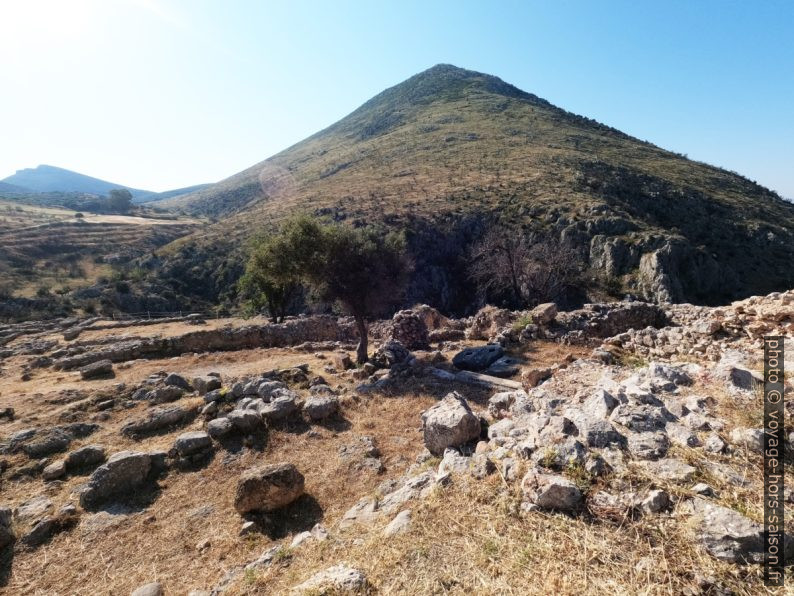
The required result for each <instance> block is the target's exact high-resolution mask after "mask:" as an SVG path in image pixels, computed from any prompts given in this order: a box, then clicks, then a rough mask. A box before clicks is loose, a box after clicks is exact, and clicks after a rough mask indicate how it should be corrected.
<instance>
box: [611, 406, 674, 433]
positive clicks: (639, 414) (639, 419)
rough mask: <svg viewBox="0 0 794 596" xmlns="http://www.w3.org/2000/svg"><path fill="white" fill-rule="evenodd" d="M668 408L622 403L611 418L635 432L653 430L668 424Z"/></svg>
mask: <svg viewBox="0 0 794 596" xmlns="http://www.w3.org/2000/svg"><path fill="white" fill-rule="evenodd" d="M665 412H666V410H664V409H663V408H659V407H656V406H652V405H648V404H639V405H637V404H631V403H627V404H620V405H619V406H617V407H616V408H615V409H614V411H613V412H612V414H611V415H610V420H611V421H612V422H614V423H616V424H620V425H622V426H625V427H626V428H628V429H630V430H633V431H634V432H652V431H658V430H662V429H663V428H664V427H665V425H666V424H667V416H666V415H665Z"/></svg>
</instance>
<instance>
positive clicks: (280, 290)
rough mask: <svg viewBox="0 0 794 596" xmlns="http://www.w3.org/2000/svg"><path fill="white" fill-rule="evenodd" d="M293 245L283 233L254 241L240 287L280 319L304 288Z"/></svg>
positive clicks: (254, 302) (252, 301) (273, 318)
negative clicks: (292, 251)
mask: <svg viewBox="0 0 794 596" xmlns="http://www.w3.org/2000/svg"><path fill="white" fill-rule="evenodd" d="M290 249H291V247H290V246H289V244H288V243H287V242H286V238H285V236H284V235H283V234H276V235H271V236H260V237H259V238H257V239H255V240H254V241H253V242H252V244H251V249H250V254H249V257H248V263H247V264H246V267H245V273H244V274H243V276H242V277H241V278H240V281H239V284H238V285H239V289H240V293H241V294H242V296H243V297H245V298H247V299H248V300H249V302H250V304H251V306H252V307H253V308H254V309H255V310H257V311H259V310H262V309H263V308H267V312H268V314H269V315H270V320H271V321H272V322H273V323H280V322H282V321H283V320H284V317H285V316H286V314H287V308H288V307H289V304H290V302H291V301H292V299H293V298H294V297H295V296H296V294H297V293H298V291H299V290H300V285H301V284H300V282H301V280H300V276H299V275H298V271H297V267H296V262H295V260H294V258H293V255H291V254H290Z"/></svg>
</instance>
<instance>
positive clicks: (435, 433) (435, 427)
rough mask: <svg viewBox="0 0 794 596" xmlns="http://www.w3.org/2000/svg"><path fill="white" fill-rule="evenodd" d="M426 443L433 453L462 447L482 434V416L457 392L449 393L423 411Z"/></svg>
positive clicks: (440, 453) (441, 452) (439, 453)
mask: <svg viewBox="0 0 794 596" xmlns="http://www.w3.org/2000/svg"><path fill="white" fill-rule="evenodd" d="M422 429H423V432H424V440H425V446H426V447H427V449H428V450H429V451H430V453H432V454H433V455H443V453H444V450H445V449H446V448H447V447H460V446H461V445H463V444H465V443H468V442H469V441H473V440H475V439H477V438H478V437H479V436H480V420H479V418H477V416H475V415H474V414H473V413H472V411H471V408H469V404H468V403H467V402H466V400H465V399H464V398H463V397H462V396H461V395H459V394H458V393H455V392H453V393H449V394H447V395H446V396H445V397H444V398H443V399H442V400H441V401H440V402H439V403H437V404H436V405H434V406H433V407H431V408H430V409H429V410H427V411H425V412H424V413H423V414H422Z"/></svg>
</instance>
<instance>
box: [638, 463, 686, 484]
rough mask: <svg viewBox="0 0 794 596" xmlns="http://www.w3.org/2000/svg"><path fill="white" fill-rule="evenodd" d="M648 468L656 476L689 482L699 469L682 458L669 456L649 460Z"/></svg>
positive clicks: (662, 478) (661, 478) (672, 480)
mask: <svg viewBox="0 0 794 596" xmlns="http://www.w3.org/2000/svg"><path fill="white" fill-rule="evenodd" d="M645 465H646V468H647V469H648V471H649V472H650V473H651V475H652V476H654V477H655V478H659V479H660V480H669V481H671V482H677V483H679V484H680V483H684V482H689V481H691V480H692V478H694V477H695V473H696V472H697V470H696V469H695V468H694V467H692V466H690V465H689V464H688V463H686V462H684V461H681V460H680V459H674V458H667V459H662V460H659V461H651V462H647V463H646V464H645Z"/></svg>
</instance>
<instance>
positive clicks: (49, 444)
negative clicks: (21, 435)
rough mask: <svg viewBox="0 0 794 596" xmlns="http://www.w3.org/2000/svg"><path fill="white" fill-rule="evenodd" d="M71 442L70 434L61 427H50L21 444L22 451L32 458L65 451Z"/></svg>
mask: <svg viewBox="0 0 794 596" xmlns="http://www.w3.org/2000/svg"><path fill="white" fill-rule="evenodd" d="M71 442H72V435H71V434H70V433H68V432H67V431H65V430H64V429H62V428H51V429H48V430H46V431H44V432H39V433H36V434H35V436H33V437H32V438H31V439H30V440H28V441H27V442H26V443H24V444H23V445H22V451H24V452H25V454H26V455H27V456H28V457H30V458H33V459H38V458H41V457H46V456H47V455H51V454H53V453H59V452H61V451H65V450H66V448H67V447H69V444H70V443H71Z"/></svg>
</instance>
